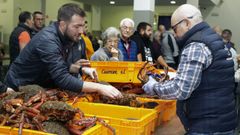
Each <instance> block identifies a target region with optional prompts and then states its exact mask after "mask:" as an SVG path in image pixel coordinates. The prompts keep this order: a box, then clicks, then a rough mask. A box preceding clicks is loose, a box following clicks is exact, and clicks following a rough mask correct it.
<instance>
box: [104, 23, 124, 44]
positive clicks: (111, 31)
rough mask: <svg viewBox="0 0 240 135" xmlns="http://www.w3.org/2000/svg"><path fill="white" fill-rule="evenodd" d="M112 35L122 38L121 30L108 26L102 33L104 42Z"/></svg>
mask: <svg viewBox="0 0 240 135" xmlns="http://www.w3.org/2000/svg"><path fill="white" fill-rule="evenodd" d="M111 37H118V38H120V32H119V30H118V29H117V28H115V27H108V28H107V29H106V30H105V31H104V32H103V33H102V40H103V44H105V43H106V42H107V40H108V39H109V38H111Z"/></svg>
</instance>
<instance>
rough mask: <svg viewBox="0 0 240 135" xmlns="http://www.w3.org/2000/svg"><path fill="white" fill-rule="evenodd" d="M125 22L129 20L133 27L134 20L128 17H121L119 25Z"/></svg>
mask: <svg viewBox="0 0 240 135" xmlns="http://www.w3.org/2000/svg"><path fill="white" fill-rule="evenodd" d="M125 22H130V23H131V24H132V27H134V21H133V20H132V19H130V18H124V19H122V20H121V22H120V27H122V26H123V24H124V23H125Z"/></svg>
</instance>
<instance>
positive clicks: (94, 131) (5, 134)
mask: <svg viewBox="0 0 240 135" xmlns="http://www.w3.org/2000/svg"><path fill="white" fill-rule="evenodd" d="M22 134H23V135H56V134H51V133H45V132H41V131H36V130H29V129H23V132H22ZM106 134H109V131H108V129H107V128H106V127H104V126H102V125H101V124H97V125H95V126H93V127H91V128H89V129H88V130H86V131H85V132H83V135H106ZM0 135H18V128H11V127H8V126H0Z"/></svg>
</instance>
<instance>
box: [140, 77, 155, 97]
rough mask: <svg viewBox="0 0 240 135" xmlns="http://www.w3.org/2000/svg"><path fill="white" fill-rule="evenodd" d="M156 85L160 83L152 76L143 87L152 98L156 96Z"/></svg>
mask: <svg viewBox="0 0 240 135" xmlns="http://www.w3.org/2000/svg"><path fill="white" fill-rule="evenodd" d="M156 83H158V82H157V81H156V80H155V79H154V78H153V77H152V76H149V80H148V82H147V83H145V84H144V85H143V87H142V89H143V90H144V92H145V93H146V94H148V95H151V96H153V95H156V93H155V92H154V90H153V88H154V85H155V84H156Z"/></svg>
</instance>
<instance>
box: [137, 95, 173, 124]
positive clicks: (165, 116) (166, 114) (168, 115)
mask: <svg viewBox="0 0 240 135" xmlns="http://www.w3.org/2000/svg"><path fill="white" fill-rule="evenodd" d="M137 100H138V101H140V102H156V103H158V106H157V107H156V108H155V109H156V110H157V113H158V115H157V122H156V126H159V125H160V124H161V123H162V122H167V121H169V120H171V119H172V118H173V117H174V116H176V100H162V99H151V98H141V97H137Z"/></svg>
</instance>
